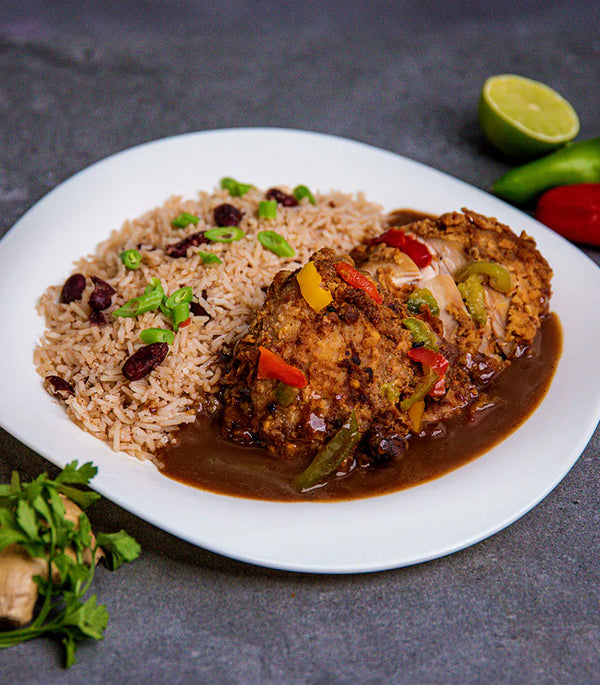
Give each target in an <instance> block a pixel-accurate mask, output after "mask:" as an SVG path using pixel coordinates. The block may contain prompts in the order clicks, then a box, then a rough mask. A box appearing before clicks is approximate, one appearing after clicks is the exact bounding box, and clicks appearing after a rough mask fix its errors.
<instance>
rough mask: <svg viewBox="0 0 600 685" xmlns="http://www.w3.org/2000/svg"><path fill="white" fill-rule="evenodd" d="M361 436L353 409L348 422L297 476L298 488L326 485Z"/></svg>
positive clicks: (304, 489)
mask: <svg viewBox="0 0 600 685" xmlns="http://www.w3.org/2000/svg"><path fill="white" fill-rule="evenodd" d="M360 438H361V433H360V431H359V430H358V420H357V418H356V413H355V412H354V410H353V411H352V413H351V414H350V416H349V418H348V420H347V421H346V423H345V424H344V425H343V426H342V427H341V428H340V429H339V431H338V432H337V433H336V434H335V435H334V436H333V438H331V440H330V441H329V442H328V443H326V444H325V445H323V447H321V449H320V450H319V451H318V452H317V454H316V456H315V458H314V459H313V460H312V461H311V463H310V464H309V465H308V466H307V468H306V469H305V470H304V471H303V472H302V473H301V474H300V475H299V476H297V477H296V478H295V481H294V483H295V485H296V487H297V488H298V490H300V492H306V490H310V489H311V488H314V487H316V486H317V485H324V484H325V482H326V481H327V479H328V478H329V477H330V476H331V475H332V474H334V473H335V472H336V470H337V469H338V468H339V467H340V465H341V463H342V462H343V461H344V459H345V458H346V457H347V456H348V455H349V454H351V452H352V450H353V449H354V448H355V447H356V445H357V443H358V441H359V440H360Z"/></svg>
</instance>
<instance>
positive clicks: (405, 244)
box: [371, 227, 431, 269]
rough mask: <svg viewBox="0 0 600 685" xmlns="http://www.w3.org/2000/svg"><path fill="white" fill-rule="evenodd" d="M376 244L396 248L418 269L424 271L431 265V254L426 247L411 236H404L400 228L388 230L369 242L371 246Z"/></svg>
mask: <svg viewBox="0 0 600 685" xmlns="http://www.w3.org/2000/svg"><path fill="white" fill-rule="evenodd" d="M377 243H385V244H386V245H389V246H390V247H397V248H398V249H399V250H401V251H402V252H404V254H405V255H408V256H409V257H410V258H411V259H412V260H413V262H414V263H415V264H416V265H417V266H418V267H419V269H424V268H425V267H426V266H429V265H430V264H431V252H429V250H428V249H427V245H425V244H424V243H422V242H421V241H420V240H417V239H416V238H413V237H412V236H411V235H406V233H405V232H404V231H403V230H402V229H400V228H394V227H392V228H388V230H387V231H385V232H384V233H382V234H381V235H380V236H379V237H378V238H373V239H372V240H371V245H377Z"/></svg>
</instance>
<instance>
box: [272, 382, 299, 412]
mask: <svg viewBox="0 0 600 685" xmlns="http://www.w3.org/2000/svg"><path fill="white" fill-rule="evenodd" d="M298 392H299V391H298V388H292V386H291V385H287V384H286V383H284V382H283V381H279V383H278V384H277V387H276V388H275V393H274V394H275V400H276V401H277V404H279V405H280V406H281V407H289V406H290V404H291V403H292V402H293V401H294V400H295V399H296V397H297V395H298Z"/></svg>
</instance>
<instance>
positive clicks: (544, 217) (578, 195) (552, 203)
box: [535, 183, 600, 246]
mask: <svg viewBox="0 0 600 685" xmlns="http://www.w3.org/2000/svg"><path fill="white" fill-rule="evenodd" d="M535 218H536V219H537V220H538V221H541V222H542V223H543V224H546V226H549V227H550V228H551V229H552V230H553V231H556V232H557V233H560V235H562V236H564V237H565V238H567V239H568V240H572V241H574V242H576V243H586V244H588V245H597V246H600V183H577V184H574V185H568V186H557V187H556V188H552V189H551V190H548V191H546V192H545V193H544V194H543V195H541V196H540V198H539V200H538V203H537V208H536V210H535Z"/></svg>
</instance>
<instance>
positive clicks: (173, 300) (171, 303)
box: [165, 285, 194, 309]
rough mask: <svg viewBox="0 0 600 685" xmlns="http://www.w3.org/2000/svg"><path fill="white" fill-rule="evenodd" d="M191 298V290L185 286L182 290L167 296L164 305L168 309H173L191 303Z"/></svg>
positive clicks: (192, 295)
mask: <svg viewBox="0 0 600 685" xmlns="http://www.w3.org/2000/svg"><path fill="white" fill-rule="evenodd" d="M193 297H194V293H193V291H192V289H191V288H190V286H189V285H186V286H184V287H183V288H179V290H176V291H175V292H174V293H172V294H171V295H169V297H168V298H167V301H166V302H165V305H166V306H167V308H168V309H173V308H174V307H176V306H177V305H178V304H185V303H189V302H191V301H192V298H193Z"/></svg>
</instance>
